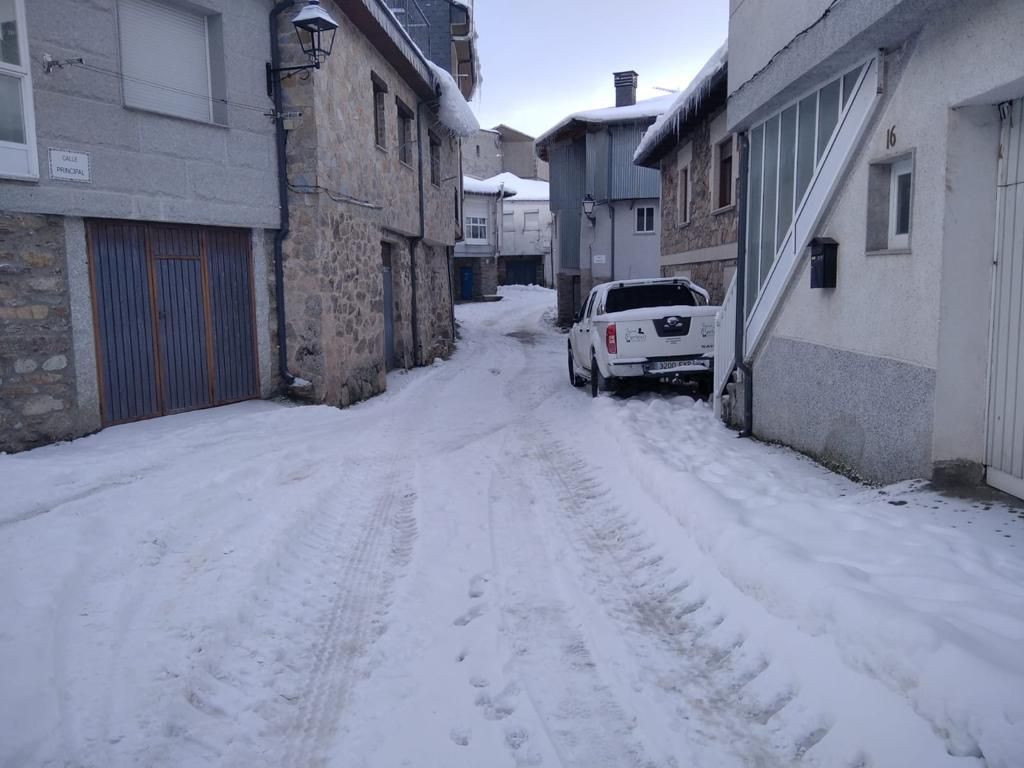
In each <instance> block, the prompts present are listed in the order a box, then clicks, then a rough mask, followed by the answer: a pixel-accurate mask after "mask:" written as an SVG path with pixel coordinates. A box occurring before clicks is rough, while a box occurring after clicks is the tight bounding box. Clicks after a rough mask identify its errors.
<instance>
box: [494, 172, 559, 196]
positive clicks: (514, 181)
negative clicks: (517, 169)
mask: <svg viewBox="0 0 1024 768" xmlns="http://www.w3.org/2000/svg"><path fill="white" fill-rule="evenodd" d="M487 182H493V183H495V184H504V185H505V189H506V191H507V190H509V189H513V190H515V194H514V195H512V196H511V197H510V198H509V199H510V200H550V199H551V185H550V184H548V183H547V182H546V181H540V180H539V179H523V178H520V177H519V176H516V175H515V174H514V173H508V172H506V173H499V174H498V175H497V176H492V177H491V178H489V179H487Z"/></svg>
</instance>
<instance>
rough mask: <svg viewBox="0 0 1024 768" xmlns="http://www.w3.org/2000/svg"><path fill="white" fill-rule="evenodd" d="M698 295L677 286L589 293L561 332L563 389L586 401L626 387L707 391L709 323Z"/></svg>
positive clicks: (697, 290)
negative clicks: (645, 383)
mask: <svg viewBox="0 0 1024 768" xmlns="http://www.w3.org/2000/svg"><path fill="white" fill-rule="evenodd" d="M719 309H720V308H719V307H715V306H709V305H708V294H707V291H705V290H704V289H703V288H701V287H700V286H699V285H696V284H695V283H692V282H690V281H689V280H686V279H684V278H676V277H673V278H656V279H651V280H617V281H614V282H611V283H602V284H601V285H597V286H594V288H593V290H591V291H590V295H589V296H588V297H587V300H586V301H585V302H584V303H583V306H582V307H581V309H580V312H579V314H578V315H577V316H576V321H575V323H573V326H572V330H571V331H570V332H569V381H570V382H572V385H573V386H574V387H582V386H584V385H585V384H586V383H587V382H588V381H589V382H590V393H591V395H592V396H593V397H597V396H598V394H599V393H600V392H607V391H613V390H615V389H616V388H618V386H619V385H620V384H621V383H623V382H625V381H627V380H640V379H646V380H653V381H660V382H664V383H669V384H680V385H690V386H696V387H697V389H698V390H699V391H700V393H701V395H707V394H708V393H709V392H710V391H711V388H712V380H713V376H714V355H715V315H716V314H717V312H718V310H719Z"/></svg>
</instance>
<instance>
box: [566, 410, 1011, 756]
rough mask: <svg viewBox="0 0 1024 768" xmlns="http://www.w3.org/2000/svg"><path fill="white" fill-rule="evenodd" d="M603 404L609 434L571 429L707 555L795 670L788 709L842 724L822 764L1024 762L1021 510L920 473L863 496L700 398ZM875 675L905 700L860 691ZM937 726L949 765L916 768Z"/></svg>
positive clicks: (732, 614)
mask: <svg viewBox="0 0 1024 768" xmlns="http://www.w3.org/2000/svg"><path fill="white" fill-rule="evenodd" d="M598 404H599V407H600V410H599V412H598V413H597V414H595V418H596V420H597V423H598V424H599V426H600V429H599V430H598V434H594V433H592V432H585V433H582V434H581V433H580V432H579V430H577V431H576V432H574V439H575V440H576V441H578V442H579V443H580V444H593V445H614V446H616V452H615V455H616V457H618V458H619V459H621V460H622V462H623V463H624V469H623V470H622V471H623V472H624V473H625V474H627V475H629V476H630V478H631V479H632V480H633V481H634V482H637V481H638V482H640V483H641V484H643V485H644V486H645V487H646V488H648V489H649V491H650V493H651V495H652V496H653V497H654V498H655V499H657V500H659V501H660V502H661V505H662V506H663V508H664V509H666V510H671V516H672V518H673V519H674V520H675V522H676V523H677V524H678V525H679V526H680V527H681V530H682V532H683V533H684V534H685V538H686V539H688V540H690V541H691V542H692V543H693V544H695V546H696V548H697V550H698V551H699V553H700V555H699V556H702V557H703V558H705V563H704V564H703V565H700V564H695V565H694V569H695V571H696V575H695V576H694V579H696V580H699V581H700V582H701V583H702V584H704V588H705V590H706V591H707V593H708V594H709V598H708V599H709V600H711V599H712V598H713V599H714V600H715V602H717V603H718V608H717V610H719V611H722V612H724V613H725V615H727V616H729V623H730V624H731V625H732V631H733V632H736V633H738V634H741V635H743V636H748V637H751V638H755V637H756V638H757V639H758V645H759V646H761V647H760V649H759V652H761V653H764V654H766V655H767V657H768V658H769V659H770V660H771V661H772V667H774V668H775V670H776V672H775V674H776V675H777V676H778V675H779V673H780V672H781V670H783V669H784V670H785V675H786V676H788V677H789V678H790V679H789V682H785V683H783V682H779V683H778V684H779V685H783V687H787V688H788V689H789V690H790V694H788V695H787V698H788V699H792V703H791V704H787V705H786V707H787V709H791V708H793V709H794V711H796V710H802V711H804V712H805V713H806V712H815V713H818V714H817V715H816V717H819V718H821V720H822V724H823V725H822V727H825V726H827V727H828V728H829V729H830V734H829V736H828V737H826V738H825V739H824V740H822V742H821V744H819V745H818V746H816V747H815V752H816V753H817V754H818V755H819V756H818V757H817V759H816V760H814V761H813V764H816V765H824V766H833V765H839V764H841V763H840V762H838V761H837V760H838V757H837V756H838V755H839V754H852V753H855V752H856V751H857V750H861V753H862V754H865V755H867V756H869V757H868V758H866V759H865V762H864V763H862V764H864V765H867V764H870V765H900V764H902V765H925V764H927V765H929V767H930V768H931V767H932V766H936V765H939V764H942V765H945V764H947V762H945V761H947V760H948V763H949V764H953V762H954V760H953V759H952V758H949V757H947V755H950V756H954V757H959V758H971V757H975V758H981V757H982V756H983V759H984V762H983V763H982V762H978V763H976V762H974V761H971V760H966V761H965V760H960V761H957V764H962V765H985V766H988V767H989V768H1019V766H1021V765H1022V763H1021V760H1022V756H1024V655H1022V654H1021V647H1022V645H1024V557H1022V554H1021V553H1020V552H1019V551H1016V550H1015V546H1016V545H1015V543H1014V542H1015V541H1019V540H1024V515H1018V514H1017V513H1015V512H1014V511H1013V510H1009V509H1007V508H1005V507H1001V506H1000V505H995V508H992V507H993V505H991V504H988V505H982V504H979V503H975V504H972V503H970V502H966V501H960V500H951V499H949V498H946V497H943V496H940V495H939V494H937V493H933V492H926V491H923V490H920V489H919V488H918V487H917V486H915V485H914V484H912V483H911V484H901V485H898V486H894V487H890V488H886V489H882V490H874V489H863V488H862V487H860V486H856V485H854V484H852V483H848V482H847V481H845V480H844V479H843V478H839V477H837V476H835V475H831V474H830V473H828V472H826V471H824V470H823V469H822V468H821V467H818V466H817V465H814V464H813V463H812V462H810V461H808V460H806V459H804V458H803V457H801V456H798V455H796V454H794V453H791V452H789V451H786V450H782V449H774V448H770V447H767V446H763V445H760V444H757V443H753V442H749V441H747V442H741V441H737V439H736V437H735V434H734V433H732V432H730V431H729V430H727V429H725V428H724V427H723V425H722V424H721V423H719V422H718V421H717V420H716V419H715V418H714V417H713V415H712V413H711V411H710V409H709V408H708V407H707V406H706V405H705V404H703V403H693V402H691V401H690V400H689V398H673V399H669V400H666V399H663V398H660V397H642V398H634V399H631V400H629V401H626V402H616V401H614V400H612V399H605V400H603V401H599V403H598ZM1010 531H1012V532H1013V538H1012V539H1011V538H1008V537H1009V536H1010ZM1004 537H1006V538H1004ZM870 679H874V680H877V681H880V682H881V683H882V685H883V686H884V687H885V689H887V690H888V691H889V692H890V693H891V694H893V695H894V697H895V698H894V699H892V700H891V701H890V702H889V703H885V702H883V701H882V699H881V697H880V696H879V694H877V693H875V694H870V698H865V697H866V696H868V695H869V693H868V692H869V691H870V686H869V687H868V688H864V689H863V691H862V692H861V693H859V694H858V692H857V689H858V688H862V687H863V681H864V680H870ZM899 699H902V700H904V701H905V702H906V703H907V704H908V705H909V710H910V712H911V713H913V718H908V712H907V711H906V710H901V709H900V707H899V706H898V705H897V704H896V703H895V702H897V701H898V700H899ZM915 718H916V719H917V724H916V725H915V722H914V719H915ZM872 721H875V722H876V723H877V724H876V725H874V726H872V725H871V723H872ZM887 721H888V722H887ZM896 723H905V725H901V726H899V728H897V726H896ZM921 725H924V726H925V727H924V728H923V729H922V728H921V727H920V726H921ZM883 727H884V728H886V729H887V730H889V731H893V730H899V729H900V728H906V730H905V731H903V732H902V733H901V734H899V735H898V738H896V737H894V736H893V734H891V733H890V734H888V735H886V734H884V733H882V728H883ZM936 735H937V736H938V738H939V739H940V740H941V743H942V744H943V745H944V752H945V754H942V753H939V754H941V759H942V760H943V762H941V763H940V762H938V761H937V760H938V758H934V757H933V758H930V759H929V761H928V762H922V761H921V755H922V754H925V753H926V751H927V750H928V749H930V748H929V747H928V745H927V743H926V740H927V739H930V738H933V737H934V736H936ZM887 740H891V741H887ZM822 755H832V757H823V756H822ZM899 755H903V756H905V757H906V760H905V761H904V762H902V763H900V761H899V757H898V756H899ZM912 756H916V757H912ZM808 757H810V755H808ZM842 764H846V763H842Z"/></svg>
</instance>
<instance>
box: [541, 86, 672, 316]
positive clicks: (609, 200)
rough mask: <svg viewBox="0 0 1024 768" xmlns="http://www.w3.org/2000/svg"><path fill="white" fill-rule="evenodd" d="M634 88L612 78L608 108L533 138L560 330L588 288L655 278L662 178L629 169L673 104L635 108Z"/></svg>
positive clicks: (664, 100) (665, 99)
mask: <svg viewBox="0 0 1024 768" xmlns="http://www.w3.org/2000/svg"><path fill="white" fill-rule="evenodd" d="M636 88H637V73H636V72H632V71H630V72H617V73H615V91H616V94H615V97H616V98H615V106H614V107H609V108H607V109H595V110H589V111H585V112H578V113H576V114H573V115H569V116H568V117H567V118H565V119H564V120H563V121H562V122H560V123H559V124H558V125H556V126H555V127H554V128H552V129H551V130H549V131H547V132H546V133H545V134H544V135H542V136H541V137H540V138H538V139H537V148H536V151H537V156H538V158H540V159H541V160H544V161H549V162H550V163H551V168H550V173H551V201H550V208H551V211H552V213H553V214H554V227H555V236H554V237H555V244H554V250H555V253H556V264H555V272H556V275H555V288H556V289H557V291H558V319H559V322H561V323H568V322H570V321H571V319H572V318H573V317H574V316H575V314H576V312H577V311H578V310H579V307H580V302H581V298H582V297H583V296H586V295H587V294H588V293H589V292H590V289H591V287H593V286H594V285H595V284H597V283H601V282H605V281H607V280H612V279H629V278H642V277H657V276H658V275H659V274H660V272H661V265H660V256H661V248H660V245H659V238H658V233H659V232H660V231H661V175H660V173H659V172H658V171H656V170H651V169H649V168H641V167H637V166H636V165H634V164H633V154H634V153H635V152H636V149H637V146H638V145H639V143H640V139H641V137H642V136H643V135H644V132H645V131H646V130H647V129H648V128H649V127H650V126H651V124H652V123H654V121H655V119H656V118H657V117H658V116H659V115H660V114H662V113H663V112H664V111H665V110H666V109H667V108H668V107H670V106H671V105H672V103H673V101H674V99H675V97H674V96H673V95H671V94H670V95H666V96H659V97H657V98H654V99H648V100H646V101H641V102H639V103H638V102H637V100H636ZM585 205H586V206H587V207H588V208H592V212H591V213H590V214H589V215H585V214H584V206H585Z"/></svg>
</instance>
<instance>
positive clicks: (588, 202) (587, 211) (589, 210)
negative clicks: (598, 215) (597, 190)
mask: <svg viewBox="0 0 1024 768" xmlns="http://www.w3.org/2000/svg"><path fill="white" fill-rule="evenodd" d="M594 205H595V203H594V198H593V196H592V195H587V196H586V197H584V198H583V215H584V216H586V217H587V218H588V219H590V220H591V221H593V220H594Z"/></svg>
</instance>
